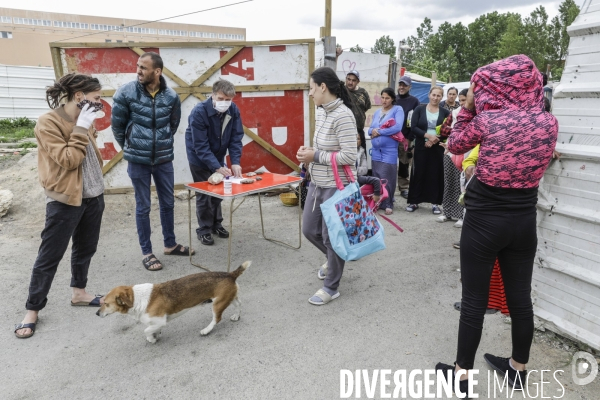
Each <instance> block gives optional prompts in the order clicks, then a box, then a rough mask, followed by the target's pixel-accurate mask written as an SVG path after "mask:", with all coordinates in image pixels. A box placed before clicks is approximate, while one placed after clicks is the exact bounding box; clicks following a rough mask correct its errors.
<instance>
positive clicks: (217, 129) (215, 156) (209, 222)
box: [185, 79, 244, 245]
mask: <svg viewBox="0 0 600 400" xmlns="http://www.w3.org/2000/svg"><path fill="white" fill-rule="evenodd" d="M212 89H213V90H212V91H213V93H212V96H211V97H210V98H209V99H207V100H205V101H203V102H200V103H198V104H196V106H195V107H194V109H193V110H192V113H191V114H190V116H189V118H188V122H189V123H188V128H187V129H186V131H185V146H186V148H187V158H188V161H189V163H190V171H191V172H192V177H193V178H194V182H203V181H206V180H208V178H209V177H210V176H211V175H212V174H213V173H215V172H220V173H221V174H223V176H231V175H233V176H235V177H241V176H242V167H241V166H240V161H241V158H242V147H243V145H242V139H243V137H244V128H243V127H242V119H241V117H240V110H239V109H238V108H237V106H236V105H235V103H233V102H232V101H231V100H232V99H233V97H234V96H235V86H233V84H232V83H231V82H229V81H226V80H224V79H220V80H218V81H216V82H215V83H214V84H213V88H212ZM227 151H229V157H230V159H231V169H229V168H227V165H226V163H225V155H226V154H227ZM196 217H197V218H198V229H196V233H197V234H198V240H200V243H202V244H204V245H212V244H213V243H214V239H213V238H212V235H211V233H214V234H217V235H218V236H219V237H220V238H228V237H229V232H227V230H226V229H225V228H223V225H222V222H223V213H222V212H221V199H217V198H216V197H211V196H208V195H203V194H199V193H198V194H196Z"/></svg>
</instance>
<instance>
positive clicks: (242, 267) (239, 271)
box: [230, 261, 252, 279]
mask: <svg viewBox="0 0 600 400" xmlns="http://www.w3.org/2000/svg"><path fill="white" fill-rule="evenodd" d="M250 264H252V261H246V262H244V263H243V264H242V265H240V266H239V267H238V268H237V269H236V270H235V271H233V272H230V274H231V276H232V277H233V279H237V278H238V276H240V275H241V274H243V273H244V271H245V270H246V269H247V268H248V267H249V266H250Z"/></svg>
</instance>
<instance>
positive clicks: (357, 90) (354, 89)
mask: <svg viewBox="0 0 600 400" xmlns="http://www.w3.org/2000/svg"><path fill="white" fill-rule="evenodd" d="M359 83H360V73H359V72H358V71H356V70H352V71H350V72H348V74H347V75H346V88H347V89H348V91H349V92H350V96H352V100H353V101H354V109H353V110H352V112H353V113H354V119H355V120H356V130H357V131H358V134H359V135H360V145H361V146H362V148H363V149H365V151H366V150H367V143H366V142H365V120H366V119H367V116H366V112H367V110H369V109H370V108H371V99H370V98H369V92H367V91H366V90H365V89H363V88H361V87H358V84H359Z"/></svg>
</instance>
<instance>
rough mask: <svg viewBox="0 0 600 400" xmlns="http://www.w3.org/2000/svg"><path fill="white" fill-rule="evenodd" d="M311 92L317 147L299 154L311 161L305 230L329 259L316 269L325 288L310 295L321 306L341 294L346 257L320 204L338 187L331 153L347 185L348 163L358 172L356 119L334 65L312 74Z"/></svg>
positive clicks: (300, 156)
mask: <svg viewBox="0 0 600 400" xmlns="http://www.w3.org/2000/svg"><path fill="white" fill-rule="evenodd" d="M309 95H310V96H311V97H312V98H313V101H314V103H315V105H316V106H317V118H316V129H315V137H314V139H313V142H314V147H305V146H302V147H300V149H299V150H298V153H297V155H296V157H297V158H298V161H300V162H303V163H305V164H306V165H308V170H309V172H310V174H311V183H310V186H309V188H308V194H307V196H306V204H305V206H304V213H303V215H302V233H303V234H304V236H305V237H306V238H307V239H308V241H310V242H311V243H312V244H313V245H315V247H317V248H318V249H319V250H320V251H321V252H323V253H324V254H325V255H326V256H327V263H325V264H324V265H323V266H322V267H321V268H320V269H319V270H318V272H317V276H318V278H319V279H324V285H323V288H322V289H319V290H318V291H317V292H316V293H315V294H314V295H313V296H312V297H311V298H310V299H308V301H309V303H311V304H314V305H318V306H320V305H323V304H327V303H329V302H330V301H331V300H334V299H336V298H338V297H339V296H340V292H339V291H338V286H339V284H340V279H341V278H342V272H343V271H344V260H343V259H341V258H340V257H339V256H338V255H337V254H336V253H335V251H334V250H333V248H332V247H331V243H330V241H329V234H328V231H327V225H326V224H325V221H324V220H323V216H322V214H321V207H320V206H321V204H322V203H323V202H325V201H327V200H328V199H329V198H330V197H331V196H333V194H334V193H335V192H336V190H337V187H336V184H335V178H334V175H333V169H332V167H331V153H333V152H337V155H336V162H337V164H338V173H339V176H340V178H341V179H342V182H343V183H344V184H345V185H347V184H348V183H349V182H348V180H347V179H346V176H345V174H344V172H343V166H344V165H349V166H350V168H351V169H352V172H353V174H354V175H355V176H356V168H355V162H356V120H355V119H354V114H353V113H352V108H353V106H354V105H353V103H352V99H351V97H350V94H349V93H348V89H346V87H345V86H344V83H343V82H340V80H339V79H338V77H337V75H336V73H335V71H334V70H333V69H331V68H328V67H322V68H318V69H316V70H315V71H314V72H313V73H312V74H311V78H310V92H309Z"/></svg>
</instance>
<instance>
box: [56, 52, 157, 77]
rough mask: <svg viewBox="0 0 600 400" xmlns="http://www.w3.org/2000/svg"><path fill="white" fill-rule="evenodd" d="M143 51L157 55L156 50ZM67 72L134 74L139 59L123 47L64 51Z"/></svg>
mask: <svg viewBox="0 0 600 400" xmlns="http://www.w3.org/2000/svg"><path fill="white" fill-rule="evenodd" d="M143 50H144V51H153V52H155V53H159V50H158V49H157V48H144V49H143ZM65 56H66V58H67V69H68V72H79V73H81V74H117V73H135V71H136V68H137V61H138V59H139V58H140V56H138V55H137V54H136V53H135V52H134V51H133V50H131V49H129V48H125V47H119V48H113V49H92V48H87V49H81V48H79V49H78V48H73V49H65Z"/></svg>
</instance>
